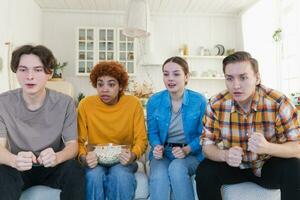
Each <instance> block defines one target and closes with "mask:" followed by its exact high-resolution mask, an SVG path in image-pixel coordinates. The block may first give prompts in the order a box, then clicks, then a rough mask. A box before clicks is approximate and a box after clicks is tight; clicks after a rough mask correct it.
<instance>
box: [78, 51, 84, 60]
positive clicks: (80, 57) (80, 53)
mask: <svg viewBox="0 0 300 200" xmlns="http://www.w3.org/2000/svg"><path fill="white" fill-rule="evenodd" d="M79 60H85V53H84V52H79Z"/></svg>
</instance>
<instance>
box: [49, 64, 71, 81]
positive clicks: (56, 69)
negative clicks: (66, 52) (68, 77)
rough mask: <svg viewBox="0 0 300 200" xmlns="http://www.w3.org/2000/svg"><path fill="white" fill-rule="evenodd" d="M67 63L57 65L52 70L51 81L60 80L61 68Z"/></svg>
mask: <svg viewBox="0 0 300 200" xmlns="http://www.w3.org/2000/svg"><path fill="white" fill-rule="evenodd" d="M67 64H68V63H67V62H63V63H60V62H59V63H57V65H56V66H55V67H54V69H53V75H52V80H61V79H62V72H63V68H64V67H66V66H67Z"/></svg>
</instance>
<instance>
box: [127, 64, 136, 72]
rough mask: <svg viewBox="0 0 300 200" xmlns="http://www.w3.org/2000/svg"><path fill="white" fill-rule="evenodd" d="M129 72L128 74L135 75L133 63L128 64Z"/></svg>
mask: <svg viewBox="0 0 300 200" xmlns="http://www.w3.org/2000/svg"><path fill="white" fill-rule="evenodd" d="M127 72H128V73H134V70H133V62H128V63H127Z"/></svg>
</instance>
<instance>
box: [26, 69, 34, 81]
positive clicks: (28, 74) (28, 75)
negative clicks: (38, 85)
mask: <svg viewBox="0 0 300 200" xmlns="http://www.w3.org/2000/svg"><path fill="white" fill-rule="evenodd" d="M33 78H34V73H33V71H32V70H28V73H27V79H28V80H32V79H33Z"/></svg>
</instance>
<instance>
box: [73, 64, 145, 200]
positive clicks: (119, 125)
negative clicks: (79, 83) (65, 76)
mask: <svg viewBox="0 0 300 200" xmlns="http://www.w3.org/2000/svg"><path fill="white" fill-rule="evenodd" d="M90 80H91V83H92V85H93V87H94V88H96V90H97V93H98V95H95V96H89V97H86V98H85V99H83V100H81V102H80V104H79V106H78V132H79V159H80V160H81V162H82V163H84V164H85V166H86V187H87V193H86V199H87V200H96V199H97V200H98V199H99V200H100V199H101V200H104V199H106V198H107V199H115V200H118V199H122V200H127V199H128V200H129V199H133V198H134V194H135V188H136V180H135V177H134V173H135V172H136V170H137V163H136V162H135V160H136V159H137V158H139V157H140V156H141V155H142V154H143V153H144V152H145V150H146V147H147V136H146V130H145V120H144V114H143V109H142V105H141V103H140V101H139V100H138V99H137V98H136V97H134V96H130V95H125V94H124V90H125V89H126V87H127V85H128V75H127V73H126V71H124V68H123V66H122V65H121V64H119V63H117V62H100V63H99V64H97V65H96V66H95V67H94V68H93V70H92V71H91V74H90ZM107 143H114V144H122V145H123V144H124V145H129V146H130V147H131V148H130V149H123V150H122V152H121V154H120V156H119V160H120V163H118V164H116V165H112V166H101V165H98V160H97V156H96V154H95V152H93V151H89V148H87V146H89V145H99V144H107Z"/></svg>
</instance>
